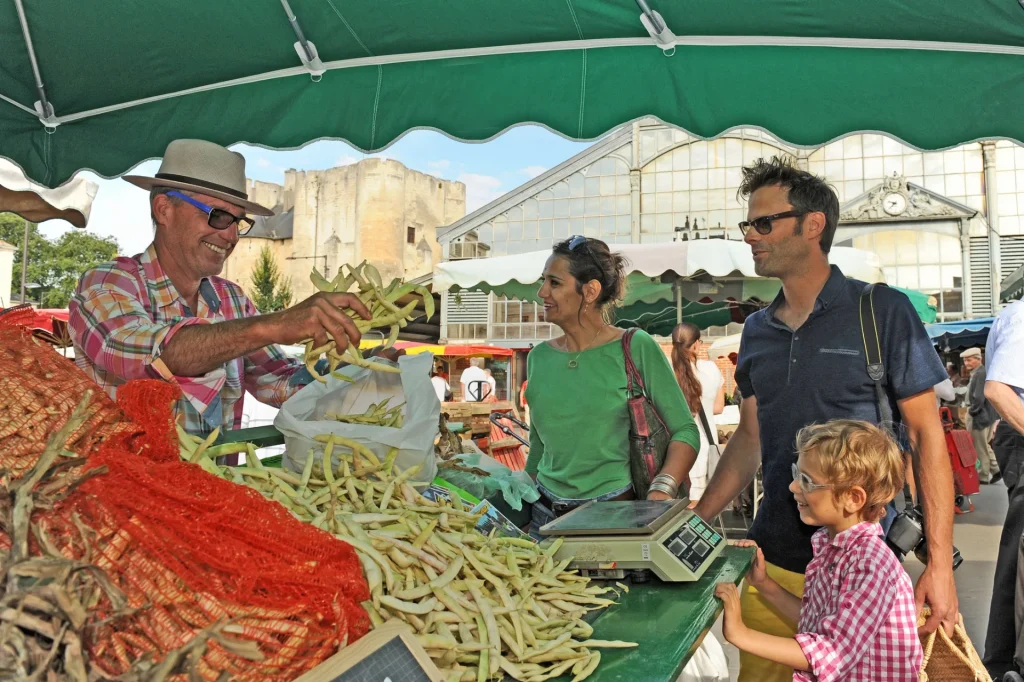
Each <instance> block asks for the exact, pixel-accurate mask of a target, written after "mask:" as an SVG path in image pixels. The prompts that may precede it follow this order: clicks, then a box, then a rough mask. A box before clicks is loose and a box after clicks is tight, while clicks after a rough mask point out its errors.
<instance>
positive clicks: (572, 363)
mask: <svg viewBox="0 0 1024 682" xmlns="http://www.w3.org/2000/svg"><path fill="white" fill-rule="evenodd" d="M601 331H602V330H601V329H598V330H597V332H596V333H595V334H594V336H592V337H591V339H590V343H588V344H587V345H586V346H584V347H583V348H580V349H579V350H578V351H576V355H574V356H573V357H571V358H569V369H576V368H577V367H579V366H580V364H579V362H577V361H578V360H579V359H580V355H582V354H583V352H584V351H586V350H590V347H591V346H592V345H594V341H597V337H598V336H600V335H601ZM565 349H566V350H567V351H568V350H569V337H568V336H567V337H565Z"/></svg>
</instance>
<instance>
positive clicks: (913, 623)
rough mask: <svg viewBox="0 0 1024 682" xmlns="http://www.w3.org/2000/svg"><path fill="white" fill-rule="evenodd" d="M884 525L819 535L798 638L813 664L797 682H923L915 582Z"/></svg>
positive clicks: (814, 539) (814, 544) (797, 675)
mask: <svg viewBox="0 0 1024 682" xmlns="http://www.w3.org/2000/svg"><path fill="white" fill-rule="evenodd" d="M882 536H883V532H882V527H881V526H880V525H878V524H877V523H858V524H857V525H856V526H854V527H852V528H848V529H847V530H845V531H843V532H842V533H839V534H838V535H836V536H835V538H833V539H832V540H829V537H828V531H827V530H826V529H824V528H822V529H821V530H819V531H817V532H816V533H815V534H814V536H813V537H812V538H811V547H812V549H813V550H814V558H813V559H812V560H811V563H810V564H808V566H807V573H806V582H805V587H804V596H803V601H802V603H801V605H800V625H799V628H798V632H799V634H798V635H797V636H796V641H797V643H798V644H799V645H800V648H801V649H802V650H803V652H804V656H806V657H807V662H808V663H810V664H811V672H809V673H807V672H800V671H797V672H795V673H794V674H793V680H794V682H835V681H837V680H843V681H844V682H916V681H917V679H918V676H919V671H920V670H921V662H922V660H923V658H924V654H923V653H922V650H921V641H920V640H919V639H918V636H917V606H916V604H915V603H914V586H913V585H912V584H911V582H910V577H909V576H908V575H907V573H906V571H904V570H903V567H902V566H901V565H900V562H899V561H898V560H897V559H896V556H895V555H894V554H893V553H892V550H890V549H889V547H888V546H887V545H886V544H885V541H884V540H883V539H882Z"/></svg>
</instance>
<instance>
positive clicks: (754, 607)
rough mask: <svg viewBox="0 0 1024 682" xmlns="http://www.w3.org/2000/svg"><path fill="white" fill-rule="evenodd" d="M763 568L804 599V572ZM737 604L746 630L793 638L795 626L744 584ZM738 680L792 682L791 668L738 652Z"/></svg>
mask: <svg viewBox="0 0 1024 682" xmlns="http://www.w3.org/2000/svg"><path fill="white" fill-rule="evenodd" d="M766 568H767V570H768V575H769V577H771V578H773V579H774V580H775V582H777V583H778V584H779V585H781V586H782V588H783V589H785V590H786V591H788V592H791V593H792V594H795V595H796V596H798V597H802V596H803V594H804V574H803V573H793V572H792V571H787V570H785V569H784V568H779V567H778V566H775V565H774V564H766ZM740 605H741V606H742V608H743V622H744V623H745V624H746V626H747V627H748V628H750V629H752V630H758V631H759V632H764V633H767V634H769V635H777V636H779V637H794V636H796V626H797V624H796V623H791V622H790V621H788V620H786V619H785V618H783V617H782V614H780V613H779V612H778V611H777V610H776V609H775V607H774V606H772V605H771V604H770V603H768V602H767V601H766V600H765V599H764V598H763V597H762V596H761V595H760V593H758V591H757V590H756V589H754V588H753V587H751V586H750V585H748V584H744V585H743V589H742V590H741V594H740ZM738 680H739V682H792V680H793V669H792V668H787V667H786V666H784V665H779V664H778V663H772V662H771V661H766V660H765V659H763V658H758V657H757V656H754V655H752V654H748V653H745V652H742V651H741V652H740V676H739V678H738Z"/></svg>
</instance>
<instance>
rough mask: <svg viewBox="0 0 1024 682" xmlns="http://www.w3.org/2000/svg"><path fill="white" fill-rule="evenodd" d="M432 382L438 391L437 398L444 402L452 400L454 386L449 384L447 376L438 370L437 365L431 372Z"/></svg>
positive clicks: (436, 391)
mask: <svg viewBox="0 0 1024 682" xmlns="http://www.w3.org/2000/svg"><path fill="white" fill-rule="evenodd" d="M430 383H431V385H433V387H434V392H435V393H437V399H438V400H440V401H441V402H442V403H446V402H450V401H451V399H452V387H451V386H449V385H448V382H447V381H445V378H444V377H443V376H441V373H440V372H439V371H438V370H437V366H436V365H435V366H434V367H433V369H432V370H431V372H430Z"/></svg>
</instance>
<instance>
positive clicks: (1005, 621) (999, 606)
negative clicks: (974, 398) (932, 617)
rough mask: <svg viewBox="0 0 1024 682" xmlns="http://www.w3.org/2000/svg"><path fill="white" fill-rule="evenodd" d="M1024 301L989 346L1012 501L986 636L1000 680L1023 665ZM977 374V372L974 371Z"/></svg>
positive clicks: (992, 396) (998, 436) (999, 454)
mask: <svg viewBox="0 0 1024 682" xmlns="http://www.w3.org/2000/svg"><path fill="white" fill-rule="evenodd" d="M1022 349H1024V302H1022V301H1016V302H1014V303H1011V304H1010V305H1008V306H1007V307H1006V308H1004V309H1003V310H1002V311H1001V312H1000V313H999V316H998V317H996V319H995V321H994V322H993V323H992V328H991V329H990V330H989V333H988V341H987V343H986V346H985V355H986V357H987V359H988V367H987V368H986V377H985V397H986V398H987V399H988V401H989V403H991V404H992V406H993V407H994V408H995V410H996V413H997V414H998V415H999V417H1000V420H999V426H997V427H996V432H995V437H994V438H993V440H992V449H993V450H994V451H995V455H996V459H997V461H998V463H999V468H1000V471H1001V472H1002V474H1003V482H1004V483H1006V493H1007V495H1009V498H1010V503H1009V506H1008V507H1007V509H1006V521H1005V522H1004V523H1003V533H1002V535H1001V536H1000V538H999V554H998V556H997V557H996V572H995V577H994V578H993V580H992V603H991V605H990V606H989V612H988V631H987V633H986V636H985V656H984V658H983V660H984V662H985V667H986V668H988V672H989V674H990V675H992V677H993V678H994V679H996V680H1000V679H1002V677H1003V675H1005V674H1006V673H1007V672H1009V671H1011V670H1013V671H1016V670H1017V666H1016V665H1015V663H1014V652H1015V649H1016V645H1017V636H1016V633H1015V627H1014V625H1015V620H1014V595H1015V594H1016V598H1017V599H1021V598H1022V597H1024V595H1022V594H1020V592H1019V591H1018V587H1017V572H1018V566H1017V562H1018V551H1019V550H1020V546H1021V536H1022V534H1024V485H1020V475H1021V471H1022V470H1024V365H1022V364H1021V361H1020V356H1021V350H1022ZM972 379H973V377H972Z"/></svg>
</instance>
